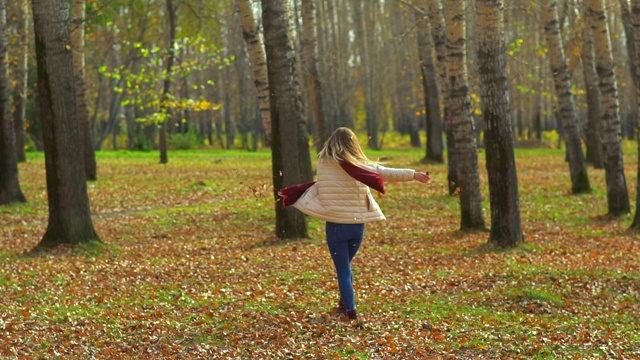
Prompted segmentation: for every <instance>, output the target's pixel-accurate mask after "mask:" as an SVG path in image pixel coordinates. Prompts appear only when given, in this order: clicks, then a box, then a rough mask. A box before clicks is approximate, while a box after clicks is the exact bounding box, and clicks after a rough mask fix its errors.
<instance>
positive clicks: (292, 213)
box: [262, 0, 311, 238]
mask: <svg viewBox="0 0 640 360" xmlns="http://www.w3.org/2000/svg"><path fill="white" fill-rule="evenodd" d="M288 4H289V3H288V1H287V0H263V1H262V23H263V26H264V45H265V52H266V55H267V70H268V75H269V93H270V104H271V126H272V133H271V159H272V172H273V188H274V199H275V200H276V201H275V210H276V236H277V237H279V238H300V237H306V236H307V225H306V222H305V219H304V215H303V214H302V213H301V212H299V211H298V210H296V209H293V208H287V209H285V208H284V207H283V206H282V201H279V197H278V191H280V189H282V188H283V187H286V186H290V185H294V184H298V183H301V182H306V181H309V180H311V173H310V172H308V170H307V167H310V165H307V164H310V163H311V159H310V155H309V148H308V138H307V134H306V129H305V122H304V118H303V110H302V95H301V93H300V90H299V84H298V82H297V79H298V73H297V66H298V64H296V57H295V54H294V47H293V40H292V35H291V33H290V29H291V28H290V18H289V16H290V13H289V5H288ZM304 144H306V146H307V150H306V154H305V153H304V152H303V151H300V148H301V147H303V146H304Z"/></svg>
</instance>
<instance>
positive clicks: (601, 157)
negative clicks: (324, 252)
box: [7, 0, 638, 227]
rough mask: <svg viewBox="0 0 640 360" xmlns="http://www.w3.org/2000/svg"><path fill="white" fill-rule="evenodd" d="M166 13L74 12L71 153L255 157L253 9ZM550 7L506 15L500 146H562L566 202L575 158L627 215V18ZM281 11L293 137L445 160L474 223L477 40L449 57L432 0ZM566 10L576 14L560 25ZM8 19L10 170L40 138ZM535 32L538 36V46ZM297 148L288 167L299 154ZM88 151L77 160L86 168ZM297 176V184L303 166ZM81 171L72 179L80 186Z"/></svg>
mask: <svg viewBox="0 0 640 360" xmlns="http://www.w3.org/2000/svg"><path fill="white" fill-rule="evenodd" d="M168 3H169V2H168V1H166V0H114V1H110V2H98V1H91V0H90V1H86V2H85V1H83V0H76V1H75V2H74V4H75V5H76V6H75V9H74V18H75V23H74V26H72V29H71V30H72V32H71V34H72V42H73V44H72V49H73V52H74V54H75V55H76V60H77V61H76V74H77V79H78V81H79V82H78V85H77V88H78V89H79V91H77V92H76V94H78V96H79V98H78V101H77V102H78V106H79V108H80V112H79V114H80V115H81V118H85V119H86V120H79V121H80V124H81V125H83V124H86V125H87V126H86V128H85V130H84V131H81V133H83V134H85V135H83V138H85V139H90V138H92V139H93V140H92V145H93V146H92V147H93V148H94V149H96V150H111V149H130V150H151V149H158V148H162V149H164V148H165V145H166V149H167V150H168V149H185V148H195V147H208V148H243V149H247V150H252V151H255V150H258V149H265V148H268V147H269V146H270V140H271V139H270V132H271V129H270V121H271V120H270V119H269V117H270V116H271V114H270V111H269V110H268V106H267V100H268V98H267V94H268V93H267V89H268V87H267V86H268V81H267V75H266V67H264V66H261V65H262V64H265V60H264V59H261V56H260V51H264V48H263V45H261V41H262V40H263V38H264V31H263V30H264V29H263V25H264V24H263V22H262V5H264V4H262V2H259V1H257V0H223V1H216V2H210V1H204V0H180V1H175V0H174V1H172V2H171V3H170V4H169V5H170V6H167V4H168ZM452 4H453V5H456V6H457V5H460V3H459V2H454V3H452ZM553 4H554V3H553V2H545V3H540V4H538V3H536V4H532V3H524V2H522V1H519V0H516V1H515V2H514V6H509V7H507V8H505V10H504V21H503V23H504V39H505V48H504V50H503V51H504V53H505V54H506V55H507V58H506V72H507V83H506V86H507V89H508V91H507V92H508V95H509V98H510V100H511V106H510V109H509V110H508V111H509V112H510V117H509V120H507V121H509V122H510V123H511V129H512V131H511V133H510V137H511V141H512V145H513V146H516V147H517V146H554V147H557V146H566V148H567V150H568V151H567V153H568V160H569V170H570V172H571V177H572V186H571V187H572V189H573V191H574V192H576V193H577V192H580V191H581V189H583V188H584V189H588V180H586V164H585V162H584V160H581V159H584V155H583V154H582V152H583V151H584V149H586V150H587V153H586V155H587V156H586V160H587V161H588V162H589V163H592V164H593V165H594V167H600V166H602V167H604V168H605V172H606V176H607V179H608V182H607V199H608V203H609V206H610V208H609V213H610V214H611V215H614V216H617V215H620V214H624V213H628V212H629V211H630V206H629V201H628V194H627V191H626V180H625V174H624V171H623V166H622V165H623V163H622V154H621V143H622V141H623V139H625V138H626V139H630V138H633V136H632V135H633V131H634V127H635V125H634V122H633V121H631V122H630V119H635V117H636V116H637V113H638V111H637V105H636V98H637V94H636V89H637V84H636V81H627V79H636V77H635V76H636V75H635V71H634V68H635V67H634V66H631V65H630V62H631V61H633V59H635V57H634V56H632V55H633V53H634V52H635V51H636V50H634V49H635V48H634V47H633V46H632V44H631V41H632V40H633V39H632V35H631V34H632V33H633V31H631V26H632V17H631V16H630V14H631V13H630V10H629V6H628V4H627V3H626V2H622V3H620V2H612V3H611V4H609V5H608V7H607V8H605V7H604V6H603V4H602V2H601V1H597V0H596V1H592V0H590V1H585V2H582V3H562V2H560V3H558V9H557V10H558V11H557V14H556V16H557V19H556V18H554V17H553V16H554V12H553V9H552V5H553ZM282 5H283V6H288V7H289V8H290V9H291V21H290V23H291V25H290V26H289V30H288V35H287V36H289V37H290V40H289V43H290V45H288V46H290V47H291V49H292V50H291V55H289V56H290V59H289V61H290V63H291V64H294V65H295V67H296V68H297V70H296V74H295V75H291V79H290V80H289V81H290V82H292V83H293V82H297V83H299V84H303V86H299V85H296V86H298V87H299V91H300V101H299V102H300V104H301V105H302V106H301V107H300V109H299V110H298V109H296V110H295V113H296V115H295V116H296V117H297V121H298V123H297V125H296V126H297V127H298V128H299V129H302V128H303V125H304V128H305V130H304V131H301V132H300V139H304V138H305V137H307V138H308V136H309V135H312V136H313V139H314V141H315V142H316V143H315V145H316V148H317V147H318V146H320V145H321V143H322V139H323V137H324V136H325V135H323V134H326V133H329V132H330V131H331V130H333V129H335V128H336V127H338V126H349V127H352V128H354V129H355V130H356V131H359V132H360V133H361V134H363V139H362V141H363V142H364V143H366V144H368V146H369V148H370V149H372V150H376V149H384V148H388V147H396V146H400V147H402V146H414V147H415V146H421V147H422V146H424V147H425V150H426V151H425V159H426V160H429V161H435V162H440V161H443V160H444V159H445V157H446V159H447V162H448V166H449V179H448V187H449V192H450V194H454V193H455V191H456V189H460V191H461V192H460V194H462V196H461V201H462V202H461V204H463V209H464V210H463V211H464V212H465V214H467V213H473V214H481V211H480V209H481V206H482V204H481V197H480V196H479V194H480V190H478V189H482V183H481V182H480V180H479V179H478V178H477V176H476V175H475V173H476V172H477V171H476V170H475V168H477V160H474V158H475V157H477V151H478V149H482V148H483V147H485V146H488V145H487V144H486V142H487V133H486V132H485V129H484V128H483V126H484V125H486V124H487V122H486V121H484V122H480V121H478V120H480V119H481V116H485V115H486V114H485V113H484V112H485V110H486V109H485V107H486V104H484V103H483V102H486V100H484V99H483V97H482V85H483V84H482V83H481V82H480V80H481V79H480V76H481V74H480V68H479V66H478V65H479V58H478V56H477V55H476V54H477V51H478V50H480V49H479V41H478V40H477V39H479V36H469V37H468V39H465V37H464V36H461V37H459V39H461V40H460V41H463V40H466V48H465V49H464V51H460V50H456V49H459V46H460V45H461V44H462V43H461V42H460V41H457V40H456V41H454V38H452V37H450V39H449V41H448V42H447V39H446V38H445V33H449V34H451V33H452V31H453V29H454V28H455V27H454V25H458V24H456V21H451V20H450V19H449V18H450V17H448V19H447V21H446V22H445V21H444V16H443V7H442V4H441V1H439V0H420V1H412V0H400V1H382V0H371V1H354V0H308V1H307V0H304V1H303V0H286V1H283V4H282ZM466 5H467V6H463V7H462V8H461V9H459V11H458V15H456V17H455V19H458V20H462V21H459V23H460V24H461V25H464V27H465V28H467V29H476V25H478V24H477V22H478V21H479V20H478V19H477V14H476V12H475V9H474V7H473V6H470V5H473V4H472V3H466ZM83 6H86V9H85V10H83ZM577 6H581V9H582V10H584V11H571V10H572V9H574V8H575V7H577ZM445 8H446V10H447V11H450V10H451V9H452V6H447V7H445ZM7 11H8V17H7V18H8V20H9V21H8V26H7V33H8V37H7V39H8V40H7V43H8V49H9V51H8V54H9V55H8V56H7V60H8V65H9V79H10V80H9V81H10V84H11V85H12V86H10V88H11V94H10V95H11V96H12V98H13V103H12V104H11V109H12V110H13V114H14V119H13V126H14V128H15V135H14V136H15V139H16V140H15V143H16V147H17V153H18V158H20V153H21V151H20V150H21V149H24V148H27V149H28V150H33V149H39V150H42V149H43V144H44V142H43V133H42V129H43V124H44V122H43V120H42V117H41V116H40V115H39V113H38V111H37V107H36V105H37V102H38V96H39V95H38V92H37V91H36V87H35V85H34V82H33V81H31V82H29V81H27V80H26V79H27V76H28V75H30V77H31V78H35V72H34V70H33V69H35V67H34V66H33V65H34V59H35V55H34V48H33V46H31V47H28V46H26V47H25V44H29V43H30V42H29V41H25V40H30V39H29V36H27V35H28V34H27V33H26V31H25V30H24V29H25V24H26V20H25V19H28V18H29V14H28V9H27V8H26V7H25V2H21V1H18V2H12V3H10V4H8V9H7ZM83 11H84V12H86V14H85V15H82V13H83ZM25 14H26V16H25ZM547 14H551V17H548V16H547ZM594 14H595V15H594ZM591 15H594V16H591ZM603 16H604V18H605V19H606V21H604V22H603V21H602V19H603ZM171 19H173V21H169V20H171ZM545 19H546V22H545V21H544V20H545ZM172 23H173V25H174V26H171V24H172ZM543 24H549V26H547V31H546V32H545V28H544V26H543ZM605 25H606V27H605ZM172 28H175V29H174V30H175V34H174V35H173V36H170V35H171V34H172V32H171V29H172ZM83 30H84V31H85V33H84V35H83V34H82V31H83ZM474 35H475V34H474ZM546 35H548V36H546ZM169 38H171V39H169ZM243 38H244V39H243ZM83 39H86V43H85V44H84V46H83V44H82V40H83ZM243 40H244V41H243ZM31 43H32V42H31ZM25 49H26V50H25ZM83 49H84V51H83ZM447 49H448V50H447ZM447 52H449V54H450V57H449V59H450V60H452V61H447V58H446V54H447ZM25 54H27V55H28V57H25V56H24V55H25ZM83 54H84V66H83V65H82V60H81V58H82V55H83ZM169 54H170V55H169ZM558 54H560V55H563V56H559V55H558ZM263 57H264V55H263ZM562 57H564V65H563V64H562V61H560V60H561V58H562ZM25 59H26V60H27V61H25ZM454 63H455V66H453V65H454ZM29 69H32V70H31V74H29ZM455 69H465V71H460V72H459V71H458V70H455ZM596 69H597V72H596ZM607 69H609V70H607ZM611 69H614V70H615V72H614V70H611ZM83 70H84V76H83V75H82V71H83ZM454 70H455V71H454ZM447 72H448V73H447ZM83 77H84V79H85V87H86V93H85V97H84V98H85V99H84V100H82V95H81V93H82V92H83V91H82V85H81V82H80V80H81V78H83ZM452 79H454V80H455V81H453V82H452ZM23 84H24V85H23ZM168 84H170V86H165V85H168ZM554 84H555V85H556V86H554ZM597 84H600V88H599V87H598V85H597ZM463 93H464V94H463ZM25 95H30V96H27V97H25ZM296 96H297V95H296ZM460 99H462V100H460ZM598 99H601V100H598ZM572 103H573V105H571V104H572ZM600 104H602V105H603V106H601V107H600V106H598V105H600ZM296 106H297V105H296ZM572 108H573V109H572ZM571 109H572V110H571ZM569 110H570V111H569ZM463 119H464V120H463ZM563 120H564V121H563ZM474 124H475V125H477V126H470V125H474ZM21 130H22V131H26V137H25V145H20V142H21V140H20V139H21V134H22V131H21ZM158 130H162V131H158ZM165 131H166V137H165V136H164V135H163V134H165ZM365 133H366V135H364V134H365ZM454 135H457V136H454ZM445 138H446V141H444V140H445ZM423 139H426V140H427V141H426V142H423ZM600 139H602V142H600ZM165 140H166V141H165ZM302 142H304V140H302ZM302 142H301V143H298V146H299V149H298V151H299V152H304V151H305V150H304V149H305V147H308V146H309V144H302ZM565 144H566V145H565ZM92 147H85V148H84V149H85V154H87V153H90V150H91V148H92ZM87 150H89V151H87ZM445 153H446V154H445ZM445 155H446V156H445ZM87 159H88V160H87ZM90 159H91V156H89V157H87V158H86V159H85V163H90ZM474 161H475V164H474ZM305 163H306V160H305ZM303 166H304V167H305V168H306V169H305V170H304V171H303V172H304V173H307V174H308V173H309V172H310V170H309V167H310V165H308V164H303ZM91 167H92V166H91V165H89V166H86V169H87V177H88V178H92V175H91V171H89V170H90V168H91ZM461 171H462V172H461ZM468 173H469V174H472V175H470V176H471V177H470V178H469V177H468V175H466V174H468ZM461 174H465V175H464V176H462V177H461V176H460V175H461ZM469 179H471V180H469ZM585 180H586V181H585ZM584 184H586V185H584ZM467 195H469V196H471V197H472V198H471V199H467V198H466V196H467ZM468 204H473V205H468ZM471 209H472V210H471ZM465 216H466V215H465ZM474 219H475V220H474V221H471V222H470V224H480V223H482V222H483V221H481V218H480V216H479V215H478V216H474ZM465 226H467V225H465ZM475 226H476V225H473V226H470V225H469V226H468V227H475ZM478 226H479V225H478Z"/></svg>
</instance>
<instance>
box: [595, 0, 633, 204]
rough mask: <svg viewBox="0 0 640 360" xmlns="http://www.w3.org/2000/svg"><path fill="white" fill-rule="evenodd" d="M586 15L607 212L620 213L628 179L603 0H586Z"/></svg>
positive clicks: (627, 199)
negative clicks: (595, 80)
mask: <svg viewBox="0 0 640 360" xmlns="http://www.w3.org/2000/svg"><path fill="white" fill-rule="evenodd" d="M587 6H588V8H587V11H586V13H587V15H588V20H589V24H590V26H591V29H592V31H593V41H594V46H595V53H596V69H597V72H598V77H599V79H600V82H599V87H600V94H601V96H602V120H601V126H602V133H601V135H600V141H602V150H603V155H604V167H605V178H606V183H607V202H608V207H609V215H611V216H620V215H623V214H627V213H629V211H630V206H629V194H628V192H627V182H626V180H625V175H624V165H623V157H622V137H621V135H620V134H621V126H620V112H619V106H618V88H617V85H616V76H615V72H614V65H613V57H612V55H611V38H610V36H609V26H608V23H607V14H606V12H605V8H604V0H589V3H588V5H587Z"/></svg>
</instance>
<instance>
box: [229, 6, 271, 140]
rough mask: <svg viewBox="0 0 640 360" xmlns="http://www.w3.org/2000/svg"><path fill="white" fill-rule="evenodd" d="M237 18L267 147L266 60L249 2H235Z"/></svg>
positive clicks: (268, 117)
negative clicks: (256, 94)
mask: <svg viewBox="0 0 640 360" xmlns="http://www.w3.org/2000/svg"><path fill="white" fill-rule="evenodd" d="M235 4H236V8H237V10H238V17H239V18H240V24H241V25H242V36H243V37H244V41H245V43H246V45H247V53H248V55H249V61H250V62H251V68H252V70H253V82H254V84H255V87H256V90H257V92H258V101H259V102H260V113H261V115H262V126H263V127H264V131H265V137H266V141H267V145H268V144H269V143H270V141H271V140H270V139H271V110H270V108H269V81H268V77H267V59H266V55H265V53H264V45H263V43H262V38H261V37H260V32H259V30H258V23H257V22H256V19H255V18H254V15H253V9H252V8H251V2H250V1H249V0H235Z"/></svg>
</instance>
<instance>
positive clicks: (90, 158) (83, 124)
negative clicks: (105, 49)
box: [71, 0, 98, 180]
mask: <svg viewBox="0 0 640 360" xmlns="http://www.w3.org/2000/svg"><path fill="white" fill-rule="evenodd" d="M86 9H87V3H86V0H73V19H72V20H71V26H72V31H71V36H72V38H71V41H72V46H73V67H74V69H75V79H76V81H75V83H76V103H77V104H78V124H79V129H80V137H81V140H82V154H83V159H84V168H85V172H86V176H87V180H96V179H97V178H98V172H97V164H96V154H95V151H94V149H93V137H92V136H91V127H90V125H89V106H88V104H87V97H86V84H85V61H84V58H85V57H84V29H85V21H86V18H85V13H86Z"/></svg>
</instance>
